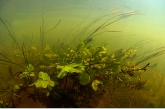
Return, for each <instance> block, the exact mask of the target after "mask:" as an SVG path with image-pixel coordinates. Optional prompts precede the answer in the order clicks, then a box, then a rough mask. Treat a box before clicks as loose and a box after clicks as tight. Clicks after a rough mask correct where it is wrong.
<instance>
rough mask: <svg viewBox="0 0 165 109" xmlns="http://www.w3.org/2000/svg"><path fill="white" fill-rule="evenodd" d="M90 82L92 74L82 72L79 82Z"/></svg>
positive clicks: (82, 83) (85, 83)
mask: <svg viewBox="0 0 165 109" xmlns="http://www.w3.org/2000/svg"><path fill="white" fill-rule="evenodd" d="M89 82H90V76H89V74H88V73H82V74H81V75H80V77H79V83H80V84H81V85H87V84H88V83H89Z"/></svg>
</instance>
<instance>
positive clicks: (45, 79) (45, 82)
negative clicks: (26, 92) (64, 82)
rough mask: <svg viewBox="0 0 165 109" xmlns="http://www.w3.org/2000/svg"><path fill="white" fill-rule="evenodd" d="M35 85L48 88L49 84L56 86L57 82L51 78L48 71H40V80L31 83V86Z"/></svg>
mask: <svg viewBox="0 0 165 109" xmlns="http://www.w3.org/2000/svg"><path fill="white" fill-rule="evenodd" d="M32 85H35V86H36V87H37V88H40V87H41V88H44V89H45V88H47V87H48V86H50V87H54V86H55V82H54V81H52V80H50V77H49V75H48V74H47V73H45V72H39V74H38V80H37V81H36V82H34V83H33V84H31V85H30V86H32Z"/></svg>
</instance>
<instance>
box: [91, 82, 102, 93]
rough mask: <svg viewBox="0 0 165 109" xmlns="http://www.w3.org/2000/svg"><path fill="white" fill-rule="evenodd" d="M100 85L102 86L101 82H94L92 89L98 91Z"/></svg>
mask: <svg viewBox="0 0 165 109" xmlns="http://www.w3.org/2000/svg"><path fill="white" fill-rule="evenodd" d="M99 84H102V82H101V81H99V80H94V81H93V82H92V88H93V90H94V91H96V90H97V89H98V85H99Z"/></svg>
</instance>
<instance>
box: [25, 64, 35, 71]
mask: <svg viewBox="0 0 165 109" xmlns="http://www.w3.org/2000/svg"><path fill="white" fill-rule="evenodd" d="M33 70H34V67H33V66H32V64H28V65H27V67H26V70H25V71H28V72H32V71H33Z"/></svg>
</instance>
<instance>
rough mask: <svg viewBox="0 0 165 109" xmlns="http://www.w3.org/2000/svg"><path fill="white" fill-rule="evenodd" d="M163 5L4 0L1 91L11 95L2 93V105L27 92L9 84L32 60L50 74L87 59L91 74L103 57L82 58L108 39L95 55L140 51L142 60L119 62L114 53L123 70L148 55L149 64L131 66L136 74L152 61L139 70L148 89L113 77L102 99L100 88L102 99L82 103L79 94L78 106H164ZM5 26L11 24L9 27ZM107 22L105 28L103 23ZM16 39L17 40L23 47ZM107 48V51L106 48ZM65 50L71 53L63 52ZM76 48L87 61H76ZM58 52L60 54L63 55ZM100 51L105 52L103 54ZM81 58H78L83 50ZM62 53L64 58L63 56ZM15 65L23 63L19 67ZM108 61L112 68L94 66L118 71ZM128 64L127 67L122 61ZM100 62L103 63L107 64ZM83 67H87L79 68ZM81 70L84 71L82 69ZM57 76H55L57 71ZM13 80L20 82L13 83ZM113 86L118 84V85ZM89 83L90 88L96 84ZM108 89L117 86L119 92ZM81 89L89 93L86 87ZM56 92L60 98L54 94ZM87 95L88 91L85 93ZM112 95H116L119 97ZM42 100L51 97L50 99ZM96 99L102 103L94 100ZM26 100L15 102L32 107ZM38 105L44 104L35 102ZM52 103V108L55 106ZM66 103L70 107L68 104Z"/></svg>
mask: <svg viewBox="0 0 165 109" xmlns="http://www.w3.org/2000/svg"><path fill="white" fill-rule="evenodd" d="M164 6H165V1H164V0H146V1H144V0H131V1H130V0H1V1H0V18H1V22H0V53H1V55H0V64H1V66H0V73H1V76H2V78H1V83H2V84H3V85H2V87H1V90H2V92H3V91H4V90H7V91H6V92H8V93H9V95H10V96H7V97H6V95H5V96H4V93H1V95H0V98H1V99H2V100H1V101H3V103H4V101H5V100H6V103H8V101H10V103H8V104H9V105H10V106H11V100H9V98H12V100H13V101H14V100H15V99H16V101H18V100H17V98H13V96H14V97H15V95H14V93H17V94H18V95H19V94H20V95H19V96H22V95H23V94H24V93H23V92H20V93H18V92H14V91H13V88H12V87H13V86H14V85H11V87H9V86H8V84H11V82H10V81H12V84H16V83H17V84H18V83H19V84H22V83H21V81H22V80H19V79H20V78H19V76H16V75H19V73H18V72H23V71H24V70H25V69H24V67H25V66H26V64H27V62H28V64H32V65H33V66H34V67H35V70H34V71H35V74H36V75H38V73H36V72H39V71H41V70H44V71H45V72H47V73H48V74H49V73H50V74H49V75H51V74H52V73H54V72H58V73H59V72H60V70H59V69H57V68H54V66H56V67H57V65H61V66H65V65H66V66H67V65H70V66H69V67H70V68H72V67H73V66H72V64H71V63H83V65H84V64H85V65H84V66H85V72H88V73H89V72H93V71H91V70H90V68H92V67H93V66H92V65H94V64H98V63H99V62H100V60H101V59H100V60H97V59H96V58H98V57H97V56H96V57H94V58H91V57H90V59H89V57H88V58H84V57H83V56H84V55H85V57H86V56H87V55H90V53H92V51H90V53H89V52H88V50H89V49H92V48H90V47H93V44H94V45H95V46H94V47H96V49H97V47H100V46H101V47H103V46H102V43H107V45H106V47H105V48H106V50H102V51H99V50H98V51H97V50H96V51H97V52H95V53H93V55H92V56H94V55H96V54H97V53H100V52H105V51H107V52H108V56H112V54H113V53H114V55H118V54H115V51H116V50H118V49H124V50H130V49H133V50H134V49H136V50H137V54H136V56H139V58H132V59H131V58H130V57H129V61H127V59H125V58H122V59H121V60H120V61H121V62H120V61H118V60H119V59H118V58H119V57H118V58H117V56H116V57H115V58H114V60H113V57H111V59H112V60H113V61H112V60H109V61H110V62H114V61H117V62H119V63H115V64H116V65H119V64H120V66H117V67H120V68H118V69H122V70H123V69H124V70H125V69H126V68H125V67H123V66H129V67H130V66H131V65H132V66H134V65H135V64H136V63H137V62H138V61H140V60H143V59H144V62H141V63H139V64H138V65H137V66H136V67H135V69H133V68H132V66H131V72H133V71H134V70H136V71H137V70H138V69H141V68H144V66H145V65H147V64H148V63H149V64H150V65H149V66H147V69H146V70H144V69H142V71H141V72H140V75H141V77H142V78H143V79H142V80H146V81H147V82H146V83H145V85H144V87H143V89H141V90H138V91H137V90H129V88H130V87H131V88H132V87H133V86H131V85H130V86H129V88H125V89H123V84H120V85H119V86H116V83H115V84H114V83H113V82H114V81H113V82H112V83H111V80H109V81H108V82H107V83H108V84H107V85H105V87H104V88H103V90H104V91H105V90H106V91H105V92H104V94H103V92H102V97H100V96H99V93H98V92H96V95H97V98H98V99H97V100H96V98H94V97H91V98H90V97H89V99H90V100H89V101H88V102H84V103H83V101H81V97H80V96H78V97H80V101H81V102H80V103H77V102H76V103H75V104H76V105H77V106H78V107H85V106H87V107H165V104H164V101H165V99H164V96H165V93H164V86H165V82H164V76H165V74H164V71H165V68H164V63H165V58H164V53H165V51H164V49H165V48H164V47H165V44H164V40H165V36H164V35H165V31H164V29H165V22H164V17H165V12H164V11H165V7H164ZM3 22H4V23H3ZM106 24H108V25H106ZM5 25H6V26H7V28H6V27H5ZM103 25H106V26H105V27H104V26H103ZM8 29H9V31H8ZM10 32H11V34H10ZM92 33H94V34H92ZM42 35H43V36H44V37H43V38H44V39H43V41H44V43H43V49H44V50H46V51H44V50H43V49H42V46H41V37H42ZM94 35H96V36H94ZM11 36H14V39H16V41H13V39H12V37H11ZM89 36H92V42H91V43H92V44H91V45H90V46H88V47H87V48H84V47H86V45H84V46H82V45H83V44H82V45H81V44H80V45H79V43H80V42H83V41H84V40H85V39H86V38H87V37H89ZM16 43H18V45H17V44H16ZM59 44H60V45H59ZM18 46H19V47H20V48H19V47H18ZM65 47H66V48H65ZM67 47H68V48H67ZM72 47H73V48H72ZM74 47H75V48H74ZM76 47H77V48H76ZM130 47H132V48H130ZM129 48H130V49H129ZM78 49H83V50H84V51H81V50H80V51H78ZM102 49H104V47H103V48H102ZM60 50H61V51H60ZM69 50H70V51H69ZM72 50H73V51H72ZM85 50H86V51H85ZM94 50H95V49H94ZM65 51H67V52H66V53H64V52H65ZM73 52H76V53H80V54H81V55H82V54H83V53H84V55H82V56H80V57H81V58H82V60H76V59H74V56H73V55H75V54H74V53H73ZM133 52H134V51H132V52H131V53H133ZM24 53H25V54H24ZM53 53H55V54H53ZM58 53H59V54H58ZM120 53H122V52H119V54H120ZM48 54H49V55H48ZM42 55H46V56H47V57H46V58H45V57H44V59H43V57H42ZM55 55H60V56H59V57H60V58H59V57H58V56H55ZM99 55H101V56H103V54H99ZM126 55H129V54H125V56H126ZM63 56H64V57H63ZM76 56H78V54H77V55H76ZM76 56H75V57H76ZM41 57H42V58H41ZM61 57H62V58H63V59H61ZM26 58H27V62H26ZM58 58H59V59H58ZM92 59H93V60H95V59H96V60H97V62H96V61H94V63H93V61H92ZM102 59H103V58H102ZM124 59H125V60H124ZM145 59H146V61H145ZM89 60H90V61H92V63H90V62H89ZM11 61H12V62H11ZM88 62H89V63H88ZM13 63H14V64H13ZM15 63H16V64H19V65H21V66H23V67H20V66H19V65H16V64H15ZM107 63H108V61H106V64H105V63H104V64H105V66H109V67H108V68H110V69H111V70H107V68H104V67H103V66H97V67H96V66H95V67H96V69H97V71H100V72H104V71H105V72H106V73H107V72H109V73H112V72H114V70H113V68H111V67H112V66H113V64H114V63H113V64H112V63H111V64H109V63H108V64H107ZM123 63H124V65H122V64H123ZM129 63H132V64H129ZM28 64H27V65H28ZM52 64H53V65H54V66H53V65H52ZM87 64H88V65H89V66H90V67H89V68H88V67H87V66H88V65H87ZM100 64H101V65H102V64H103V63H100ZM50 65H52V66H53V67H51V68H49V69H46V68H45V69H46V70H45V69H42V68H41V66H49V67H50ZM76 65H77V64H76ZM84 66H83V67H84ZM67 67H68V66H67ZM77 67H78V68H79V67H80V66H79V65H77V66H76V68H77ZM95 67H93V68H95ZM114 67H116V66H114ZM121 67H122V68H121ZM52 68H54V69H52ZM60 68H61V67H60ZM81 68H82V66H81V67H80V68H79V69H81ZM93 68H92V70H93ZM61 69H62V68H61ZM100 69H101V70H100ZM11 70H12V71H11ZM72 70H73V69H72ZM72 70H69V71H67V72H72V73H73V72H78V71H77V70H76V71H75V69H74V71H72ZM88 70H89V71H88ZM122 70H120V71H118V70H116V72H117V73H120V72H122V73H123V72H124V71H122ZM11 72H12V73H13V74H14V78H11V77H10V76H11V75H10V74H9V73H11ZM79 72H82V69H81V71H79ZM128 72H129V70H127V71H126V73H128ZM54 75H55V76H56V73H55V74H54ZM78 75H79V74H78ZM109 75H111V74H108V76H109ZM137 75H138V74H137ZM104 76H105V75H104ZM104 76H103V77H104ZM120 76H121V75H120ZM120 76H119V75H117V76H116V77H117V78H118V79H117V80H118V81H125V79H126V77H124V78H121V77H120ZM129 76H130V77H132V75H131V74H129ZM81 77H82V76H81ZM83 77H85V76H83ZM92 77H93V76H91V75H90V78H91V79H90V82H89V84H91V83H92V81H93V80H95V79H98V78H99V79H101V78H102V79H103V77H101V76H100V75H99V77H97V76H96V77H95V76H94V77H93V80H92ZM52 78H53V79H54V76H52ZM56 79H57V78H55V80H54V81H56ZM85 79H86V78H85ZM106 79H107V78H106ZM134 79H135V80H136V79H137V80H139V81H141V78H139V77H138V76H137V77H135V78H134ZM8 80H9V81H8ZM35 80H37V76H35V78H33V81H35ZM6 81H8V82H7V83H6ZM13 81H14V82H15V83H13ZM68 81H69V82H68V84H69V83H70V84H71V85H72V82H73V81H72V80H68ZM115 82H116V81H115ZM134 82H135V81H134ZM4 83H5V84H4ZM73 83H74V82H73ZM142 83H143V82H142ZM28 84H29V83H28ZM61 84H62V85H64V84H65V83H64V82H61ZM117 84H118V83H117ZM124 84H126V83H124ZM139 84H140V83H139ZM26 85H27V84H26ZM74 85H75V84H74ZM81 85H82V84H81ZM111 85H114V86H115V88H114V87H113V86H111ZM64 86H65V85H64ZM66 86H67V85H66ZM57 87H58V86H57ZM89 87H90V88H91V86H89ZM23 88H25V87H23ZM76 88H77V89H76ZM109 88H112V89H113V88H114V89H115V90H112V89H109ZM134 88H135V87H134ZM136 88H137V87H136ZM9 89H10V90H9ZM57 89H58V88H57ZM64 89H65V88H64ZM73 89H74V90H76V91H77V92H76V93H78V90H80V89H81V88H80V87H78V86H75V87H74V88H73ZM27 90H28V91H29V90H30V91H29V92H30V94H31V95H32V94H34V96H35V97H36V96H37V97H38V95H35V93H32V92H33V91H32V92H31V90H33V89H27ZM53 90H54V89H53ZM55 90H56V89H55ZM68 90H69V89H66V91H68ZM81 90H83V91H85V89H81ZM86 90H87V91H89V90H90V89H88V88H87V89H86ZM120 90H122V91H123V90H124V91H126V92H125V93H123V92H122V91H120ZM57 92H58V91H57ZM57 92H56V93H57ZM80 92H81V91H80ZM89 92H90V91H89ZM25 93H26V92H25ZM90 93H91V92H90ZM107 93H110V94H107ZM112 93H113V94H112ZM132 93H136V94H137V96H138V97H137V96H135V95H133V94H132ZM53 94H54V96H55V92H54V93H53ZM106 94H107V95H106ZM111 94H112V95H111ZM129 94H130V95H129ZM59 95H60V94H59ZM84 95H86V93H85V94H84ZM125 95H127V96H125ZM11 96H12V97H11ZM60 96H61V95H60ZM68 96H69V97H68ZM86 96H87V95H86ZM113 96H116V98H115V97H113ZM67 97H68V98H72V97H73V98H74V97H75V96H73V95H72V96H71V95H67ZM76 97H77V96H76ZM103 97H105V100H106V101H104V98H103ZM61 98H62V97H61ZM110 98H111V99H110ZM24 99H27V98H24ZM40 99H41V98H40ZM42 99H44V100H46V98H42ZM62 99H63V98H62ZM139 100H141V101H143V102H145V103H140V102H138V101H139ZM124 101H125V102H126V101H128V102H129V103H128V102H126V103H125V102H124ZM58 102H59V101H58ZM61 102H63V103H61V105H62V106H63V105H65V102H67V101H61ZM95 102H96V104H97V105H96V104H95ZM21 103H22V104H21ZM21 103H18V104H19V105H18V104H16V103H15V105H16V107H28V106H27V105H25V104H26V103H23V102H21ZM28 103H30V101H28V102H27V104H28ZM39 103H40V102H39ZM57 104H58V103H57ZM71 104H72V103H71ZM124 104H125V105H124ZM62 106H54V107H62ZM35 107H42V106H41V105H36V106H35ZM43 107H48V104H47V105H44V106H43ZM50 107H53V106H52V105H50ZM64 107H67V105H66V106H64ZM68 107H74V103H73V105H69V106H68Z"/></svg>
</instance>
